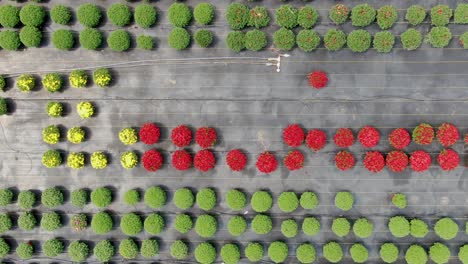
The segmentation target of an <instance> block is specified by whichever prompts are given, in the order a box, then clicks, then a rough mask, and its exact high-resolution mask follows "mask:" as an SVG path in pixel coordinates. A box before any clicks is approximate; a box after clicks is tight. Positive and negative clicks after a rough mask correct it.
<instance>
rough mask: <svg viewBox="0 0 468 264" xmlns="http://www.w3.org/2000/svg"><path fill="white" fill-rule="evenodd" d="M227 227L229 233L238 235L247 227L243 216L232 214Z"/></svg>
mask: <svg viewBox="0 0 468 264" xmlns="http://www.w3.org/2000/svg"><path fill="white" fill-rule="evenodd" d="M227 228H228V231H229V233H230V234H231V235H233V236H240V235H242V234H243V233H244V232H245V230H246V229H247V221H246V220H245V218H244V217H243V216H239V215H236V216H233V217H231V218H230V219H229V222H228V225H227Z"/></svg>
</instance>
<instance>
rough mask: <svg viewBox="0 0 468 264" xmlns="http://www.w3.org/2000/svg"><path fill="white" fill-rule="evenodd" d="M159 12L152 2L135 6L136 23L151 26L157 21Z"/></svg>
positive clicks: (144, 26)
mask: <svg viewBox="0 0 468 264" xmlns="http://www.w3.org/2000/svg"><path fill="white" fill-rule="evenodd" d="M156 19H157V12H156V8H154V7H153V6H152V5H150V4H146V3H145V4H140V5H137V6H136V8H135V23H137V24H138V25H139V26H140V27H142V28H149V27H151V26H153V25H154V24H155V23H156Z"/></svg>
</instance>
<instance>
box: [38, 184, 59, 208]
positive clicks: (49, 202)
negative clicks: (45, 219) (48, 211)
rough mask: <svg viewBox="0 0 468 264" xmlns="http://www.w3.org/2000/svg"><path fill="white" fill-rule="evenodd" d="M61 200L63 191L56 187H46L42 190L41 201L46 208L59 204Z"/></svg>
mask: <svg viewBox="0 0 468 264" xmlns="http://www.w3.org/2000/svg"><path fill="white" fill-rule="evenodd" d="M63 201H64V198H63V193H62V191H60V189H58V188H57V187H51V188H47V189H45V190H44V191H43V192H42V195H41V203H42V204H43V205H44V206H45V207H47V208H55V207H57V206H60V205H62V204H63Z"/></svg>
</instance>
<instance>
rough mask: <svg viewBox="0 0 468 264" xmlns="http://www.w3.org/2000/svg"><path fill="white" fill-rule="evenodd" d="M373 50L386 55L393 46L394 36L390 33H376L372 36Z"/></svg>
mask: <svg viewBox="0 0 468 264" xmlns="http://www.w3.org/2000/svg"><path fill="white" fill-rule="evenodd" d="M373 43H374V49H375V50H376V51H377V52H379V53H388V52H390V51H391V50H392V48H393V45H395V36H394V35H393V33H391V32H390V31H381V32H377V33H375V35H374V40H373Z"/></svg>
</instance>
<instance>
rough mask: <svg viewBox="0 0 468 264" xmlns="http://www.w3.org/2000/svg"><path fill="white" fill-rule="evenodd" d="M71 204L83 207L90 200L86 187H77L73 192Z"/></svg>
mask: <svg viewBox="0 0 468 264" xmlns="http://www.w3.org/2000/svg"><path fill="white" fill-rule="evenodd" d="M70 200H71V204H72V205H73V206H75V207H78V208H83V207H84V206H85V205H86V204H87V203H88V200H89V195H88V191H87V190H85V189H76V190H74V191H72V192H71V198H70Z"/></svg>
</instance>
